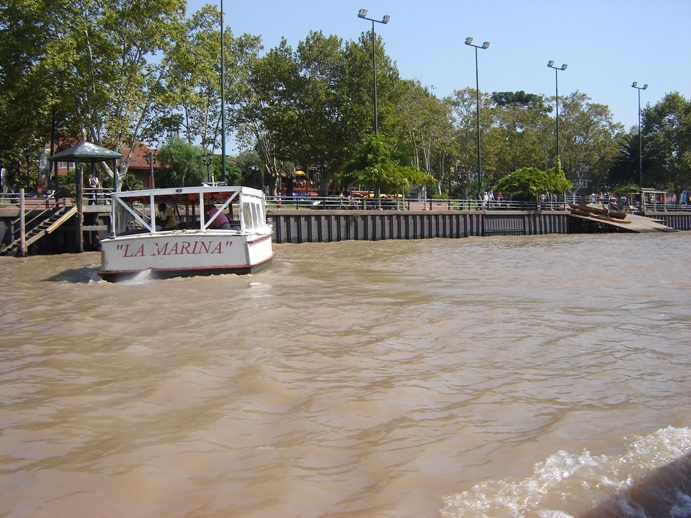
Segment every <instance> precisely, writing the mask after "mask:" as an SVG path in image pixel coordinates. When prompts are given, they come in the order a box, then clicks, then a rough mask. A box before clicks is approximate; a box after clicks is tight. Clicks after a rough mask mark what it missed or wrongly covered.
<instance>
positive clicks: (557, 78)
mask: <svg viewBox="0 0 691 518" xmlns="http://www.w3.org/2000/svg"><path fill="white" fill-rule="evenodd" d="M547 66H548V67H549V68H553V69H554V81H555V85H556V90H557V92H556V94H557V95H556V98H555V99H556V100H555V104H556V106H557V160H559V77H558V75H559V71H560V70H561V71H562V72H563V71H564V70H566V67H568V66H569V65H567V64H566V63H564V64H563V65H562V66H561V67H555V66H554V60H550V61H549V62H548V63H547ZM559 168H561V161H560V160H559Z"/></svg>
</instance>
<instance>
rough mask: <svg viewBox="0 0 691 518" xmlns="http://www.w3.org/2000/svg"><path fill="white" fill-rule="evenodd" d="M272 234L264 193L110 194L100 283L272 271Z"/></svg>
mask: <svg viewBox="0 0 691 518" xmlns="http://www.w3.org/2000/svg"><path fill="white" fill-rule="evenodd" d="M272 236H273V228H272V227H271V225H269V224H268V223H267V221H266V201H265V198H264V194H263V193H262V192H261V191H259V190H257V189H252V188H249V187H241V186H213V187H211V186H202V187H180V188H171V189H151V190H141V191H126V192H115V193H113V194H112V212H111V228H110V235H109V237H108V238H107V239H103V240H102V241H101V271H100V272H99V275H100V276H101V278H102V279H105V280H108V281H118V280H125V279H131V278H133V277H135V276H137V275H139V274H141V273H142V272H149V274H150V277H152V278H165V277H187V276H193V275H214V274H224V273H236V274H246V273H254V272H257V271H260V270H263V269H266V268H269V267H270V266H271V264H272V261H273V257H274V252H273V250H272Z"/></svg>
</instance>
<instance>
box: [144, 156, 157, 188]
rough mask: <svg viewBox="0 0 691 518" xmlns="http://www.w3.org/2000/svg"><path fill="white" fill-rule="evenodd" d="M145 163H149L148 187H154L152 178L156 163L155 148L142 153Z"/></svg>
mask: <svg viewBox="0 0 691 518" xmlns="http://www.w3.org/2000/svg"><path fill="white" fill-rule="evenodd" d="M144 158H145V159H146V163H147V164H149V189H155V188H156V183H155V180H154V167H155V165H156V150H155V149H149V150H148V151H147V152H146V155H144Z"/></svg>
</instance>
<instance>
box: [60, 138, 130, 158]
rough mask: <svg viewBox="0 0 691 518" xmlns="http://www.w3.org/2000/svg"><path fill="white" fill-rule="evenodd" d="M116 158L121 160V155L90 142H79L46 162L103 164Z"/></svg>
mask: <svg viewBox="0 0 691 518" xmlns="http://www.w3.org/2000/svg"><path fill="white" fill-rule="evenodd" d="M116 158H122V154H120V153H118V152H117V151H111V150H110V149H106V148H104V147H101V146H98V145H96V144H92V143H91V142H81V143H79V144H77V145H76V146H72V147H71V148H69V149H65V150H64V151H60V152H59V153H55V154H54V155H53V156H52V157H50V158H49V159H48V160H60V161H61V162H105V161H106V160H113V159H116Z"/></svg>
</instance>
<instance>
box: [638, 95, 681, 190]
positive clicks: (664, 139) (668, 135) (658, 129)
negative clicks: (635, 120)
mask: <svg viewBox="0 0 691 518" xmlns="http://www.w3.org/2000/svg"><path fill="white" fill-rule="evenodd" d="M643 121H644V122H643V142H644V145H645V149H644V151H645V152H646V153H648V154H649V156H650V158H651V164H650V169H647V168H645V167H644V169H643V182H644V183H645V184H648V186H650V185H651V183H649V182H655V186H656V187H658V188H664V189H669V190H671V191H673V192H675V193H676V194H677V198H678V197H679V195H680V194H681V192H682V191H684V190H687V189H689V188H690V187H691V101H689V100H687V99H685V98H684V97H683V96H682V95H681V94H679V93H678V92H673V93H670V94H667V95H666V96H665V97H664V98H663V99H662V101H660V102H659V103H657V104H656V105H654V106H648V107H646V109H645V110H644V112H643Z"/></svg>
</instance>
